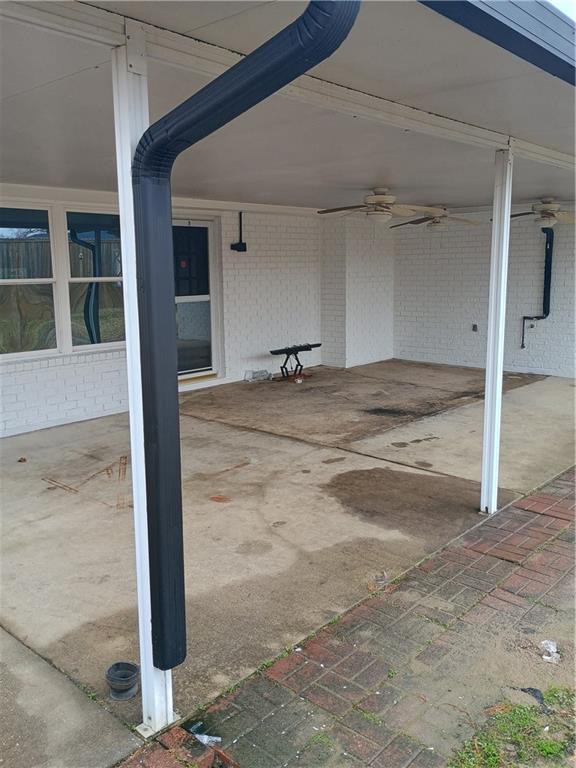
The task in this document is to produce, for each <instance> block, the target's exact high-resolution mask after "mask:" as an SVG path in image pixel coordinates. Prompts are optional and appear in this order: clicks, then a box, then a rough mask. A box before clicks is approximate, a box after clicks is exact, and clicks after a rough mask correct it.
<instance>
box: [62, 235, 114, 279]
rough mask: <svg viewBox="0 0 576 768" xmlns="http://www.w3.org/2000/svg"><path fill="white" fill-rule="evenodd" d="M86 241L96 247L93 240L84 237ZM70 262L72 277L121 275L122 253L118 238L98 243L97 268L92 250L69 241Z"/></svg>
mask: <svg viewBox="0 0 576 768" xmlns="http://www.w3.org/2000/svg"><path fill="white" fill-rule="evenodd" d="M86 243H87V244H88V245H91V246H92V247H93V248H96V242H95V240H90V239H88V238H86ZM69 246H70V263H71V264H72V265H73V266H72V269H71V271H72V277H94V275H96V274H100V275H107V276H111V275H116V276H118V277H120V276H121V275H122V255H121V251H120V240H111V241H107V242H102V243H100V244H99V253H98V257H99V262H100V263H99V268H95V265H94V251H92V250H91V249H90V248H87V247H82V246H80V245H78V244H77V243H73V242H72V243H70V244H69Z"/></svg>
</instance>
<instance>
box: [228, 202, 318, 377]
mask: <svg viewBox="0 0 576 768" xmlns="http://www.w3.org/2000/svg"><path fill="white" fill-rule="evenodd" d="M243 229H244V240H245V241H246V243H247V244H248V250H247V252H246V253H237V252H235V251H231V250H230V243H232V242H235V241H236V240H237V239H238V215H237V214H235V213H225V214H223V215H222V271H223V283H224V284H223V288H224V291H223V296H224V302H223V303H224V336H225V351H226V352H225V354H226V377H227V378H228V379H238V378H242V377H243V376H244V372H245V371H246V370H258V369H261V368H266V369H268V370H269V371H274V372H278V371H279V370H280V365H281V363H282V362H283V358H282V357H280V356H276V357H273V356H271V355H270V354H269V350H270V349H276V348H278V347H284V346H287V345H291V344H302V343H304V342H316V341H321V340H322V339H321V329H320V247H321V242H320V225H319V223H318V221H317V220H316V219H315V218H313V217H310V216H276V215H274V216H271V215H269V214H264V213H245V214H244V227H243ZM320 360H321V350H314V351H312V352H306V353H305V354H304V355H303V356H302V362H303V364H304V365H305V366H308V365H317V364H318V363H319V362H320Z"/></svg>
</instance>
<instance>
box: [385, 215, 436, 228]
mask: <svg viewBox="0 0 576 768" xmlns="http://www.w3.org/2000/svg"><path fill="white" fill-rule="evenodd" d="M433 218H434V217H433V216H424V218H422V219H412V221H403V222H402V223H401V224H393V225H392V226H391V227H389V229H396V227H405V226H406V225H407V224H425V223H426V222H427V221H432V219H433Z"/></svg>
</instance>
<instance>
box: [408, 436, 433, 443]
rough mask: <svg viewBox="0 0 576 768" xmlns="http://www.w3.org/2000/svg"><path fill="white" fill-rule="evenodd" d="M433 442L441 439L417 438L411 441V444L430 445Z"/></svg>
mask: <svg viewBox="0 0 576 768" xmlns="http://www.w3.org/2000/svg"><path fill="white" fill-rule="evenodd" d="M431 440H440V438H439V437H435V436H434V435H432V436H431V437H417V438H416V439H415V440H410V442H411V443H429V442H430V441H431Z"/></svg>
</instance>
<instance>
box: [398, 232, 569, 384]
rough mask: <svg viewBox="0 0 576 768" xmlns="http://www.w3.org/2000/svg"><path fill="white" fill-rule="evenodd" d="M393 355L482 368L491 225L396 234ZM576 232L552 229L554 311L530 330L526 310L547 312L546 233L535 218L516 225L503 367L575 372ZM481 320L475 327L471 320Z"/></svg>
mask: <svg viewBox="0 0 576 768" xmlns="http://www.w3.org/2000/svg"><path fill="white" fill-rule="evenodd" d="M395 251H396V257H395V273H394V275H395V292H394V318H395V326H394V327H395V335H394V355H395V357H400V358H404V359H408V360H422V361H427V362H438V363H452V364H456V365H471V366H479V367H483V366H484V365H485V354H486V322H487V315H488V285H489V274H490V224H489V223H488V222H486V223H484V224H482V225H481V226H479V227H474V228H472V227H464V226H461V225H460V226H458V225H456V226H451V227H450V229H448V230H445V231H443V232H432V231H430V230H429V229H426V228H425V227H403V228H402V229H399V230H396V233H395ZM574 263H575V260H574V233H573V230H572V229H571V228H570V227H568V226H562V225H558V226H557V227H556V228H555V247H554V263H553V273H552V292H551V313H550V316H549V317H548V319H547V320H543V321H540V322H538V323H537V324H536V328H534V329H528V330H527V332H526V333H527V335H526V339H527V345H526V346H527V348H526V349H525V350H522V349H520V341H521V333H522V316H523V315H527V314H540V313H541V311H542V286H543V273H544V235H543V234H542V232H541V231H540V229H539V227H537V226H536V225H535V224H534V223H533V222H532V221H530V220H527V219H519V220H514V221H513V222H512V225H511V238H510V266H509V273H508V307H507V315H506V347H505V355H504V365H505V368H506V369H507V370H510V371H525V372H532V373H545V374H551V375H557V376H570V377H572V376H574V349H575V334H574V287H575V274H574ZM473 323H477V324H478V332H477V333H474V332H473V331H472V324H473Z"/></svg>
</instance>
